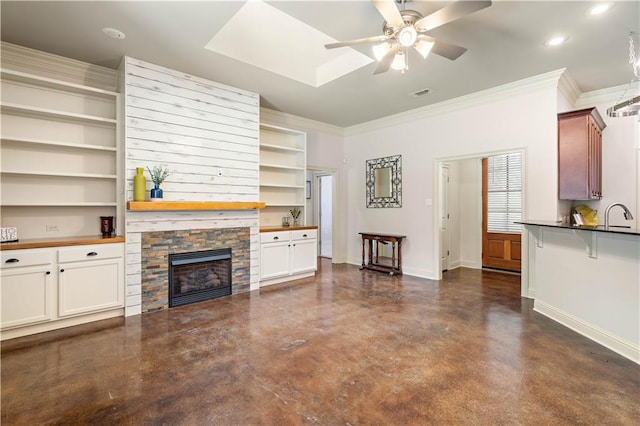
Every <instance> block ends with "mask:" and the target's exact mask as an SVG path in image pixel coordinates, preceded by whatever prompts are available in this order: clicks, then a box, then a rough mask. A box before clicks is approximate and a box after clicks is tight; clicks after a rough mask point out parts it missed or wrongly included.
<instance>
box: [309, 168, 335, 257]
mask: <svg viewBox="0 0 640 426" xmlns="http://www.w3.org/2000/svg"><path fill="white" fill-rule="evenodd" d="M307 183H308V186H309V187H310V193H308V194H307V210H308V211H309V212H310V215H309V216H308V217H307V219H308V220H309V225H314V226H317V227H318V256H319V257H324V258H328V259H332V260H333V258H334V257H335V256H336V252H335V245H334V243H335V240H336V239H335V232H334V230H335V229H336V228H337V223H336V222H337V221H338V218H337V217H336V215H335V212H336V209H337V207H338V206H337V201H336V196H337V190H336V188H337V171H336V170H332V169H321V168H317V169H316V168H314V167H307Z"/></svg>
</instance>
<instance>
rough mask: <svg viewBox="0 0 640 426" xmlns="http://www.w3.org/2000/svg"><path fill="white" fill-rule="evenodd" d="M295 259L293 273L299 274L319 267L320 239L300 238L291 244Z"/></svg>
mask: <svg viewBox="0 0 640 426" xmlns="http://www.w3.org/2000/svg"><path fill="white" fill-rule="evenodd" d="M291 249H292V252H293V260H292V267H291V273H292V274H299V273H302V272H311V271H315V270H317V269H318V240H317V239H315V238H314V239H310V240H300V241H294V242H293V243H292V244H291Z"/></svg>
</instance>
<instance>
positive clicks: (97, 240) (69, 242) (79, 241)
mask: <svg viewBox="0 0 640 426" xmlns="http://www.w3.org/2000/svg"><path fill="white" fill-rule="evenodd" d="M124 242H125V238H124V237H102V236H100V235H86V236H77V237H58V238H32V239H21V240H19V241H17V242H15V243H2V244H0V250H22V249H33V248H46V247H62V246H84V245H88V244H110V243H124Z"/></svg>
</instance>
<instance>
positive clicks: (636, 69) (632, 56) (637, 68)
mask: <svg viewBox="0 0 640 426" xmlns="http://www.w3.org/2000/svg"><path fill="white" fill-rule="evenodd" d="M629 63H630V64H631V67H632V68H633V75H634V77H635V78H634V80H640V65H638V63H637V60H636V49H635V47H634V45H633V32H630V33H629Z"/></svg>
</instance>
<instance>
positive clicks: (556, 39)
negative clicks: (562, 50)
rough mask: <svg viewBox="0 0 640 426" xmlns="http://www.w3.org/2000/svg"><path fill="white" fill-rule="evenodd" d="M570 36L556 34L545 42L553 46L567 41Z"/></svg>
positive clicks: (546, 44)
mask: <svg viewBox="0 0 640 426" xmlns="http://www.w3.org/2000/svg"><path fill="white" fill-rule="evenodd" d="M567 39H568V37H565V36H554V37H551V38H550V39H549V40H547V41H546V42H545V43H544V44H545V46H549V47H553V46H560V45H561V44H563V43H565V42H566V41H567Z"/></svg>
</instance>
